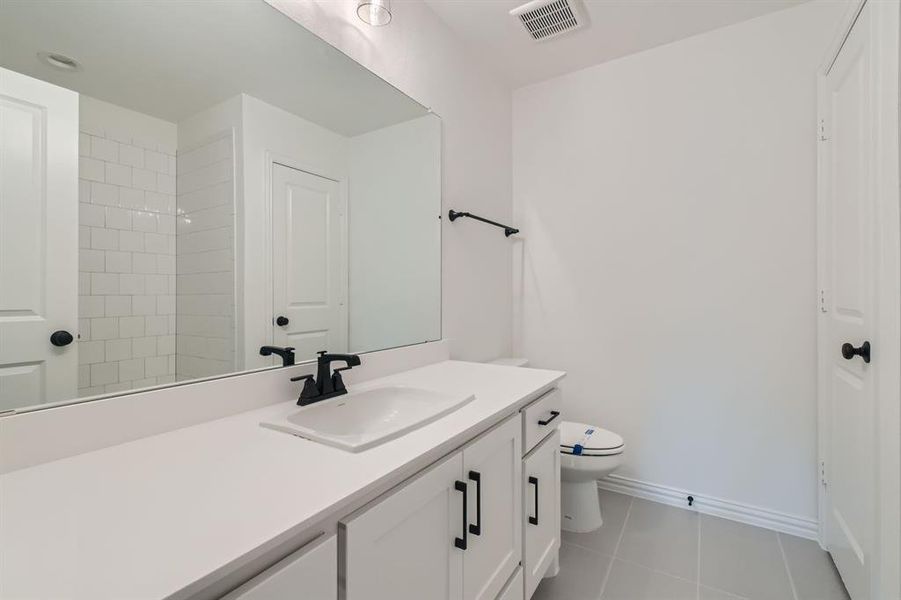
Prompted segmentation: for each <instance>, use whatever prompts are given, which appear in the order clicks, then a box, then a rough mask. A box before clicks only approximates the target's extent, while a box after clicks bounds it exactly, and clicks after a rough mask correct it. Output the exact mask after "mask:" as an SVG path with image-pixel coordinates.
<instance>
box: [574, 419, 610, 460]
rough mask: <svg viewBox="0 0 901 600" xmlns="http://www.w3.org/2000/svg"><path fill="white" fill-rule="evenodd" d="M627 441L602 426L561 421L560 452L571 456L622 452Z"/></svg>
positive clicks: (604, 454)
mask: <svg viewBox="0 0 901 600" xmlns="http://www.w3.org/2000/svg"><path fill="white" fill-rule="evenodd" d="M624 447H625V443H624V442H623V438H621V437H620V436H619V435H617V434H615V433H613V432H612V431H608V430H606V429H603V428H601V427H595V426H594V425H588V424H586V423H576V422H572V421H564V422H562V423H560V453H561V454H567V455H570V456H611V455H615V454H622V453H623V449H624Z"/></svg>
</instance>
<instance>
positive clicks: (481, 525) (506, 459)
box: [463, 414, 522, 600]
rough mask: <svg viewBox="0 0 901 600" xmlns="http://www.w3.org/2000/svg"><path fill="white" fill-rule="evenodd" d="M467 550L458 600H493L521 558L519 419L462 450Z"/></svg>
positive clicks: (517, 417) (512, 419)
mask: <svg viewBox="0 0 901 600" xmlns="http://www.w3.org/2000/svg"><path fill="white" fill-rule="evenodd" d="M463 476H464V478H465V479H466V480H467V483H468V484H469V485H468V490H467V491H468V494H467V495H468V496H469V510H468V513H469V515H468V516H469V525H468V528H469V534H470V536H469V544H468V547H467V549H466V552H464V553H463V597H464V598H466V599H467V600H494V599H495V598H496V597H497V595H498V594H499V593H500V591H501V589H502V588H503V587H504V583H506V581H507V579H509V577H510V575H512V574H513V572H514V571H515V570H516V567H517V566H518V565H519V561H520V557H521V555H522V523H521V522H520V519H521V515H522V425H521V418H520V416H519V414H517V415H515V416H513V417H510V418H509V419H507V421H505V422H504V423H503V424H501V425H500V426H499V427H496V428H494V429H492V430H491V431H490V432H488V433H487V434H485V435H484V436H482V437H480V438H479V439H477V440H476V441H474V442H473V443H471V444H470V445H468V446H466V448H465V449H464V450H463Z"/></svg>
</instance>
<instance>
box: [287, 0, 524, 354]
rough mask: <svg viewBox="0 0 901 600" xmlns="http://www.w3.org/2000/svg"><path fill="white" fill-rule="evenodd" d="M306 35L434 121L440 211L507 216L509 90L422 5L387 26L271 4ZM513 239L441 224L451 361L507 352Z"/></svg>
mask: <svg viewBox="0 0 901 600" xmlns="http://www.w3.org/2000/svg"><path fill="white" fill-rule="evenodd" d="M269 1H270V4H273V5H274V6H278V7H279V8H280V10H283V11H285V12H286V14H289V15H290V16H291V17H292V18H294V19H295V20H296V21H298V22H299V23H300V24H302V25H303V26H304V27H306V28H307V29H309V30H310V31H312V32H313V33H315V34H317V35H318V36H320V37H321V38H322V39H324V40H325V41H327V42H328V43H330V44H332V45H333V46H335V47H337V48H338V49H340V50H342V51H343V52H345V53H346V54H347V55H349V56H350V57H351V58H353V59H354V60H356V61H357V62H359V63H360V64H362V65H364V66H365V67H367V68H368V69H370V70H372V71H373V72H374V73H376V74H377V75H379V76H381V77H383V78H384V79H385V80H386V81H388V82H389V83H391V84H392V85H394V86H396V87H398V88H399V89H401V90H403V91H404V92H405V93H407V94H408V95H410V96H412V97H413V98H414V99H416V100H417V101H419V102H420V103H422V104H424V105H426V106H429V107H430V108H432V110H434V111H435V112H436V113H437V114H438V115H439V116H441V118H442V122H443V134H444V136H443V149H442V157H443V162H442V178H443V185H442V191H443V199H442V209H443V210H442V212H443V213H446V212H447V209H449V208H454V209H456V210H469V211H472V212H475V213H481V214H484V215H485V216H487V217H489V218H494V219H496V220H499V221H507V220H510V216H511V201H510V198H511V191H510V187H511V157H510V135H511V132H510V126H511V123H510V110H511V107H510V91H509V90H508V89H507V87H506V86H505V84H503V83H502V82H500V81H499V80H498V78H497V77H496V76H493V75H491V74H489V73H488V71H487V70H485V69H483V68H482V67H481V66H480V64H479V57H478V56H474V55H472V54H471V53H470V51H469V49H468V48H467V47H466V45H465V44H464V43H463V42H461V41H460V40H459V39H458V38H456V37H455V36H454V35H453V34H452V33H451V31H450V30H449V29H448V28H447V26H446V25H445V24H444V23H443V22H442V21H441V20H440V19H439V18H438V16H437V15H435V13H433V12H432V11H431V9H429V8H428V7H427V6H426V5H425V4H424V3H421V2H396V3H395V4H394V10H393V19H392V21H391V24H390V25H389V26H388V27H380V28H379V27H370V26H368V25H366V24H365V23H363V22H362V21H360V20H359V19H358V18H357V17H356V13H355V9H356V2H355V1H354V0H330V1H322V0H320V1H316V2H292V1H290V0H269ZM511 247H512V244H511V240H508V239H506V238H505V237H504V236H503V234H502V233H500V232H499V230H496V229H493V228H489V227H486V226H483V225H481V224H479V223H474V222H466V221H458V222H456V223H453V224H451V223H449V222H448V221H447V219H444V220H443V230H442V265H443V268H442V325H443V330H442V335H443V337H444V338H446V339H448V340H449V341H450V344H451V354H452V356H453V357H454V358H459V359H466V360H486V359H490V358H495V357H497V356H504V355H508V354H509V353H510V350H511V335H512V333H511V331H512V325H511V304H512V301H511V289H510V281H511V276H512V274H511Z"/></svg>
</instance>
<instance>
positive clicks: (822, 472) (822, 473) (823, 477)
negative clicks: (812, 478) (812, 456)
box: [820, 460, 827, 487]
mask: <svg viewBox="0 0 901 600" xmlns="http://www.w3.org/2000/svg"><path fill="white" fill-rule="evenodd" d="M820 483H821V484H823V487H826V485H827V482H826V461H825V460H821V461H820Z"/></svg>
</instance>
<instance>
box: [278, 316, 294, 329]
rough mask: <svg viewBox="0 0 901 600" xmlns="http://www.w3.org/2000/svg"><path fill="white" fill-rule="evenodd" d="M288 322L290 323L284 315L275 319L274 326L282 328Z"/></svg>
mask: <svg viewBox="0 0 901 600" xmlns="http://www.w3.org/2000/svg"><path fill="white" fill-rule="evenodd" d="M290 322H291V321H290V319H288V317H286V316H284V315H279V316H277V317H275V324H276V325H278V326H279V327H284V326H285V325H287V324H288V323H290Z"/></svg>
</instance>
